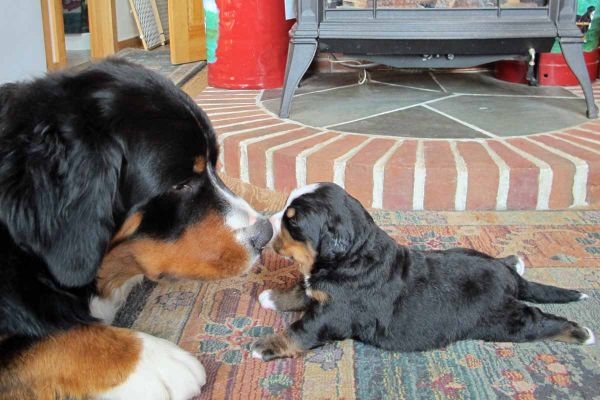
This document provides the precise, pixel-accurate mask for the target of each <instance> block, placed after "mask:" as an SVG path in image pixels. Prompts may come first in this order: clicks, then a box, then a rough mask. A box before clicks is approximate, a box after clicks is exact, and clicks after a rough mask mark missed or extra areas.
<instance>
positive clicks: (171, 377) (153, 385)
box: [98, 332, 206, 400]
mask: <svg viewBox="0 0 600 400" xmlns="http://www.w3.org/2000/svg"><path fill="white" fill-rule="evenodd" d="M137 335H138V336H139V338H140V340H141V341H142V352H141V354H140V359H139V361H138V364H137V366H136V368H135V370H134V371H133V373H131V375H129V377H128V378H127V380H126V381H125V382H123V383H122V384H120V385H119V386H117V387H114V388H113V389H111V390H109V391H107V392H104V393H102V394H101V395H99V396H98V398H100V399H110V400H113V399H118V400H121V399H123V400H125V399H144V400H163V399H164V400H187V399H190V398H192V397H194V396H195V395H197V394H199V393H200V389H201V388H202V386H203V385H204V384H205V383H206V373H205V371H204V367H203V366H202V364H200V362H199V361H198V360H197V359H196V358H195V357H193V356H192V355H191V354H189V353H187V352H185V351H184V350H182V349H180V348H179V347H177V346H176V345H175V344H173V343H171V342H169V341H167V340H164V339H160V338H157V337H154V336H150V335H147V334H145V333H141V332H137Z"/></svg>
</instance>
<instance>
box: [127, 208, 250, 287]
mask: <svg viewBox="0 0 600 400" xmlns="http://www.w3.org/2000/svg"><path fill="white" fill-rule="evenodd" d="M130 252H131V254H132V255H133V256H134V257H135V259H136V261H137V262H138V264H139V265H140V267H141V268H142V269H143V270H144V272H145V273H146V274H147V275H148V277H149V278H151V279H158V278H159V277H160V276H171V277H174V278H189V279H219V278H226V277H232V276H236V275H239V274H241V273H242V272H244V271H245V269H246V267H247V264H248V262H249V260H250V255H249V254H248V250H246V248H245V247H244V246H242V245H241V244H240V243H238V242H237V240H236V238H235V234H234V233H233V232H232V231H231V229H229V228H228V227H227V226H226V225H225V221H224V219H223V217H222V216H220V215H219V214H217V213H216V212H211V213H209V214H208V215H207V216H206V217H205V218H204V219H202V220H201V221H200V222H198V223H197V224H194V225H190V226H189V227H188V228H187V230H186V231H185V232H184V233H183V234H182V235H181V236H180V237H179V238H178V239H177V240H175V241H173V242H163V241H159V240H154V239H142V240H139V241H133V242H132V243H131V244H130Z"/></svg>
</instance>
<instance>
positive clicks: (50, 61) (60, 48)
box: [40, 0, 67, 71]
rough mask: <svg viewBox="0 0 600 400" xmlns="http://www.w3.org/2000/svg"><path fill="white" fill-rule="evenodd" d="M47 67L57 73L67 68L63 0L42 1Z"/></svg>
mask: <svg viewBox="0 0 600 400" xmlns="http://www.w3.org/2000/svg"><path fill="white" fill-rule="evenodd" d="M40 4H41V6H42V24H43V28H44V48H45V50H46V67H47V69H48V71H56V70H58V69H61V68H64V67H66V66H67V49H66V46H65V25H64V21H63V15H62V1H61V0H41V1H40Z"/></svg>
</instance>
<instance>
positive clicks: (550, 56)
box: [495, 49, 599, 86]
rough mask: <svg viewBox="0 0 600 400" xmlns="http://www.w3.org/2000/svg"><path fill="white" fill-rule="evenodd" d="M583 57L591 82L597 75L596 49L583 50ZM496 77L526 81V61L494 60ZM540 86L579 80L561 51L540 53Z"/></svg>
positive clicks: (560, 84) (597, 56)
mask: <svg viewBox="0 0 600 400" xmlns="http://www.w3.org/2000/svg"><path fill="white" fill-rule="evenodd" d="M583 59H584V60H585V65H586V67H587V70H588V74H589V75H590V79H591V80H592V82H593V81H594V80H596V77H597V76H598V62H599V52H598V49H594V50H592V51H584V52H583ZM495 72H496V78H498V79H501V80H504V81H508V82H513V83H527V79H525V78H526V76H527V63H526V62H525V61H517V60H504V61H498V62H496V67H495ZM538 84H539V85H540V86H577V85H579V81H578V80H577V78H576V77H575V75H574V74H573V72H571V68H569V66H568V65H567V61H566V60H565V57H564V56H563V55H562V53H541V54H540V59H539V66H538Z"/></svg>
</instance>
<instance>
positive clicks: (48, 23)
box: [40, 0, 118, 71]
mask: <svg viewBox="0 0 600 400" xmlns="http://www.w3.org/2000/svg"><path fill="white" fill-rule="evenodd" d="M40 3H41V7H42V24H43V27H44V47H45V50H46V67H47V68H48V71H55V70H57V69H61V68H64V67H66V66H67V51H66V46H65V27H64V21H63V13H62V0H40ZM88 24H89V28H90V54H91V58H92V59H100V58H104V57H107V56H110V55H112V54H115V53H116V52H117V51H118V42H117V15H116V7H115V0H89V1H88Z"/></svg>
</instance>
